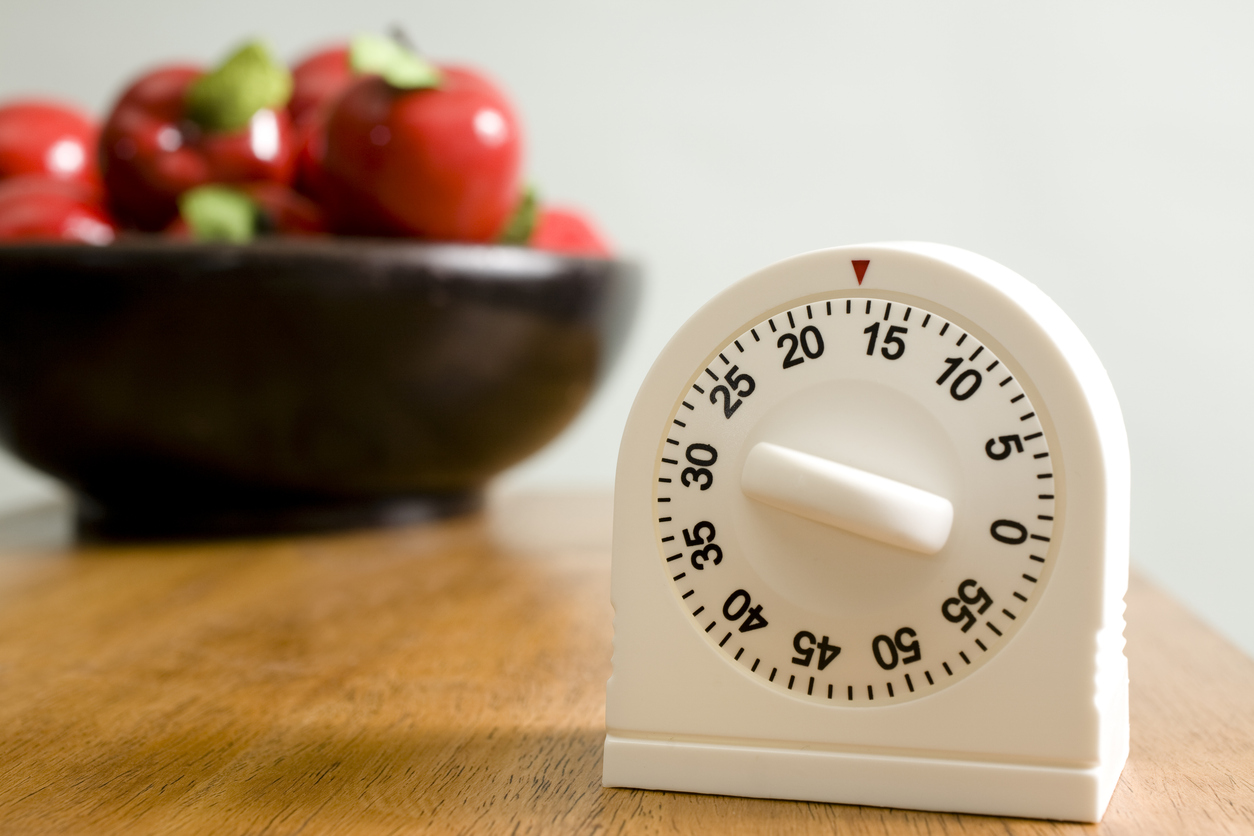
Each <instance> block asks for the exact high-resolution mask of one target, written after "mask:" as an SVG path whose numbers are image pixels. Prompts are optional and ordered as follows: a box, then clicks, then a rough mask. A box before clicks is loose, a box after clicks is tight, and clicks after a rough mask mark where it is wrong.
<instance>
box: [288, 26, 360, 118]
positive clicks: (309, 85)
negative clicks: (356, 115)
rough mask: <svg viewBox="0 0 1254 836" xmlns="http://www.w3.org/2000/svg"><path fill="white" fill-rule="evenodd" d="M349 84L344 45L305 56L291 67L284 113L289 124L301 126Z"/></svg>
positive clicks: (350, 69)
mask: <svg viewBox="0 0 1254 836" xmlns="http://www.w3.org/2000/svg"><path fill="white" fill-rule="evenodd" d="M352 81H353V70H352V68H351V67H349V64H348V45H347V44H341V45H339V46H333V47H328V48H327V49H323V50H321V51H319V52H315V53H313V54H312V55H309V56H307V57H306V58H304V59H303V60H301V61H300V63H298V64H297V65H296V66H294V67H292V98H291V100H290V101H288V103H287V112H288V113H289V114H290V115H291V117H292V123H293V124H296V125H300V124H303V122H304V120H305V119H306V118H307V117H309V116H311V115H312V114H313V113H314V111H316V110H317V109H318V108H319V107H321V106H323V105H326V104H327V103H328V102H330V101H331V100H332V99H334V98H335V97H336V96H337V95H339V94H340V93H341V92H343V91H344V90H345V89H347V87H348V85H349V84H350V83H352Z"/></svg>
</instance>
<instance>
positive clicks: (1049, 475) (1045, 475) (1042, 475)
mask: <svg viewBox="0 0 1254 836" xmlns="http://www.w3.org/2000/svg"><path fill="white" fill-rule="evenodd" d="M1036 478H1037V479H1053V478H1054V474H1052V473H1038V474H1036Z"/></svg>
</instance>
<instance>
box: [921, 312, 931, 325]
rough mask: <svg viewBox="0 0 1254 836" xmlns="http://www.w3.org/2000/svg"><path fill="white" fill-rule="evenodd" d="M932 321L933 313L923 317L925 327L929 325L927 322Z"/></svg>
mask: <svg viewBox="0 0 1254 836" xmlns="http://www.w3.org/2000/svg"><path fill="white" fill-rule="evenodd" d="M931 321H932V315H931V314H928V315H927V316H925V317H923V327H924V328H926V327H927V324H928V323H929V322H931Z"/></svg>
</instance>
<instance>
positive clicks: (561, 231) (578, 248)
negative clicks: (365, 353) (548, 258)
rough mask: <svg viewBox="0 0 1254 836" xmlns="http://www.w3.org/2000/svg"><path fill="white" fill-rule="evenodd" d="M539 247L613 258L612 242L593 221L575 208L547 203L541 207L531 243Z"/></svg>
mask: <svg viewBox="0 0 1254 836" xmlns="http://www.w3.org/2000/svg"><path fill="white" fill-rule="evenodd" d="M527 243H528V244H529V245H530V246H532V247H534V248H535V249H537V250H548V251H549V252H555V253H565V254H567V255H591V256H597V257H600V258H609V257H610V254H611V253H610V247H609V244H607V243H606V242H605V238H604V237H602V235H601V234H600V233H599V232H597V229H596V227H595V226H593V224H592V221H591V220H589V219H588V218H587V217H585V216H584V215H583V214H582V213H581V212H579V211H577V210H575V209H567V208H561V207H556V206H546V207H544V208H543V209H541V210H540V216H539V217H538V218H537V219H536V226H535V229H534V230H533V231H532V233H531V238H530V239H529V240H528V242H527Z"/></svg>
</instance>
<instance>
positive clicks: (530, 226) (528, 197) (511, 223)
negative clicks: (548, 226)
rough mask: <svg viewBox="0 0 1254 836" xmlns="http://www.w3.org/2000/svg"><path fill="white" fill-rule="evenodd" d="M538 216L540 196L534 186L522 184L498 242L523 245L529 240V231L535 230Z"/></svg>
mask: <svg viewBox="0 0 1254 836" xmlns="http://www.w3.org/2000/svg"><path fill="white" fill-rule="evenodd" d="M539 217H540V197H539V195H538V194H536V189H535V187H534V186H531V185H527V186H524V187H523V191H522V195H521V196H520V197H519V198H518V203H517V204H516V205H515V206H514V211H513V212H511V213H510V216H509V220H508V221H506V222H505V229H504V230H502V231H501V237H500V243H502V244H514V245H517V246H519V247H525V246H526V245H527V242H528V241H530V240H531V233H533V232H534V231H535V228H536V221H537V220H538V219H539Z"/></svg>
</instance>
